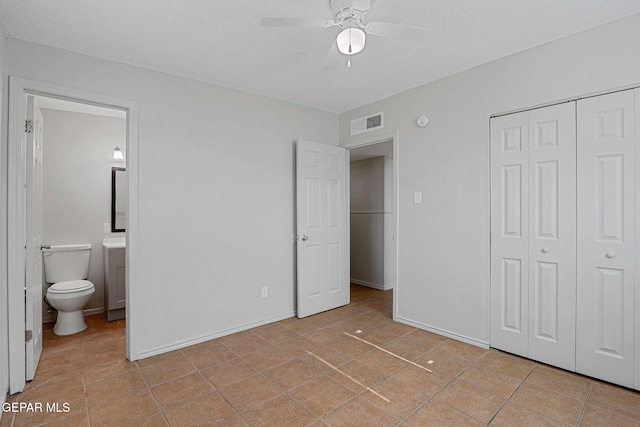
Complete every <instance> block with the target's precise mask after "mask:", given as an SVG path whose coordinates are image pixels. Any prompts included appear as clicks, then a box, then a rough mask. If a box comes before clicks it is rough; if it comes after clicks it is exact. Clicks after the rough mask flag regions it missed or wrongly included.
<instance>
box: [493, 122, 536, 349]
mask: <svg viewBox="0 0 640 427" xmlns="http://www.w3.org/2000/svg"><path fill="white" fill-rule="evenodd" d="M527 129H528V113H527V112H523V113H517V114H510V115H507V116H502V117H496V118H493V119H492V120H491V183H492V184H491V346H492V347H495V348H498V349H500V350H504V351H508V352H510V353H514V354H519V355H521V356H525V357H526V356H527V343H528V329H529V302H528V301H529V295H528V284H527V281H528V278H529V244H528V238H529V215H528V205H529V184H528V183H529V172H528V170H529V132H528V131H527Z"/></svg>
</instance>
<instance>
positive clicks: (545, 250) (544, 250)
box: [541, 248, 551, 254]
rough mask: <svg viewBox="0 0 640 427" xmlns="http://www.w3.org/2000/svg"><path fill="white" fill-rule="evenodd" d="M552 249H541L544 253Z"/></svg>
mask: <svg viewBox="0 0 640 427" xmlns="http://www.w3.org/2000/svg"><path fill="white" fill-rule="evenodd" d="M550 250H551V249H549V248H542V249H541V251H542V253H543V254H546V253H548V252H549V251H550Z"/></svg>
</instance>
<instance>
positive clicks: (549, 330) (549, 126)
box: [528, 102, 576, 371]
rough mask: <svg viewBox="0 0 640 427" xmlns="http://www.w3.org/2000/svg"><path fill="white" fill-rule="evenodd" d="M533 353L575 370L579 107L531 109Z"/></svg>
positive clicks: (531, 337)
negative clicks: (577, 130)
mask: <svg viewBox="0 0 640 427" xmlns="http://www.w3.org/2000/svg"><path fill="white" fill-rule="evenodd" d="M529 187H530V188H529V280H528V284H529V354H528V357H529V358H531V359H535V360H539V361H541V362H544V363H548V364H550V365H554V366H558V367H561V368H564V369H568V370H571V371H573V370H575V339H576V337H575V326H576V323H575V322H576V222H575V221H576V106H575V103H573V102H571V103H565V104H560V105H554V106H550V107H546V108H539V109H536V110H531V111H529Z"/></svg>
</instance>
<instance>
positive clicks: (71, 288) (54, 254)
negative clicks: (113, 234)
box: [42, 244, 95, 335]
mask: <svg viewBox="0 0 640 427" xmlns="http://www.w3.org/2000/svg"><path fill="white" fill-rule="evenodd" d="M42 256H43V260H44V277H45V281H46V282H47V283H49V284H51V286H49V289H47V295H46V299H47V301H48V302H49V304H51V306H52V307H53V308H55V309H56V310H58V318H57V319H56V324H55V326H54V327H53V332H54V333H55V334H56V335H72V334H77V333H78V332H82V331H84V330H85V329H87V323H86V322H85V321H84V314H83V312H82V308H83V307H84V306H85V304H87V302H89V299H90V298H91V295H93V293H94V292H95V288H94V286H93V283H91V282H90V281H88V280H85V279H86V278H87V277H88V276H89V258H90V256H91V245H90V244H79V245H55V246H54V245H51V246H48V247H45V248H44V249H42Z"/></svg>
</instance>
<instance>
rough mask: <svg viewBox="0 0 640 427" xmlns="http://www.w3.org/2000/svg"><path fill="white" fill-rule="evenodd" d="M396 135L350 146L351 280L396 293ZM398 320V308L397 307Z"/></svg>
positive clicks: (357, 283)
mask: <svg viewBox="0 0 640 427" xmlns="http://www.w3.org/2000/svg"><path fill="white" fill-rule="evenodd" d="M397 143H398V138H397V135H389V136H387V137H383V138H377V139H373V140H366V141H360V142H356V143H351V144H349V145H348V146H346V147H345V148H347V150H348V155H349V185H348V191H349V201H350V212H349V224H350V225H349V256H350V262H349V264H350V268H349V270H350V281H351V283H353V284H356V285H361V286H366V287H369V288H373V289H378V290H384V291H386V290H390V289H394V292H393V294H394V301H396V300H397V299H396V294H397V276H398V274H397V262H398V257H397V243H398V241H397V228H398V227H397V218H398V208H397V181H398V179H397V176H398V173H397V167H398V166H397V160H398V159H397ZM393 307H394V309H393V316H394V319H395V315H396V309H395V307H396V306H395V302H394V306H393Z"/></svg>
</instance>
